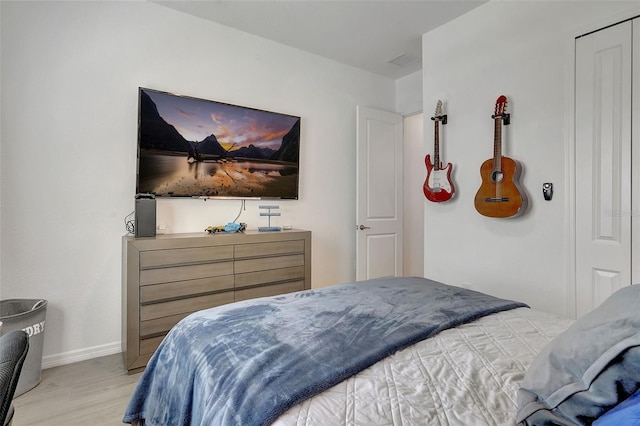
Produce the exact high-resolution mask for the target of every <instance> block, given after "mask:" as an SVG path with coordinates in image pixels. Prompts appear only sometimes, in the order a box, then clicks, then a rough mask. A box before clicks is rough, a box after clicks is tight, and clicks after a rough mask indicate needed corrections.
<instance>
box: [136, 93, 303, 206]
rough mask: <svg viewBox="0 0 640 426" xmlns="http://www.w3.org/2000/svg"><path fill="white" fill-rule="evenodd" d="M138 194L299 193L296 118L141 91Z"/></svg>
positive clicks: (275, 195) (246, 196)
mask: <svg viewBox="0 0 640 426" xmlns="http://www.w3.org/2000/svg"><path fill="white" fill-rule="evenodd" d="M138 111H139V112H138V170H137V175H136V178H137V179H136V193H138V194H140V193H148V194H154V195H155V196H156V197H209V198H242V199H250V198H275V199H297V198H298V182H299V178H298V177H299V166H300V161H299V153H300V117H296V116H293V115H287V114H280V113H276V112H270V111H263V110H258V109H253V108H247V107H242V106H236V105H230V104H226V103H221V102H216V101H210V100H205V99H198V98H193V97H188V96H180V95H175V94H172V93H167V92H161V91H157V90H152V89H145V88H142V87H141V88H140V89H139V109H138Z"/></svg>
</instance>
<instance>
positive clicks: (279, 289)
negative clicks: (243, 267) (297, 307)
mask: <svg viewBox="0 0 640 426" xmlns="http://www.w3.org/2000/svg"><path fill="white" fill-rule="evenodd" d="M300 290H304V281H295V282H290V283H283V284H274V285H266V286H262V287H253V288H246V289H243V290H236V291H235V294H236V297H235V301H236V302H238V301H240V300H247V299H255V298H256V297H268V296H277V295H279V294H284V293H291V292H294V291H300Z"/></svg>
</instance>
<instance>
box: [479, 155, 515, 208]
mask: <svg viewBox="0 0 640 426" xmlns="http://www.w3.org/2000/svg"><path fill="white" fill-rule="evenodd" d="M521 172H522V168H521V166H520V163H518V162H517V161H515V160H513V159H511V158H509V157H502V172H495V171H494V166H493V159H492V158H490V159H488V160H487V161H485V162H484V163H482V166H480V176H481V177H482V184H481V185H480V188H479V189H478V192H477V193H476V198H475V201H474V203H475V207H476V210H477V211H478V213H480V214H481V215H483V216H488V217H511V216H517V215H518V214H520V213H522V212H524V210H525V207H526V198H525V197H524V196H523V195H522V194H523V192H522V191H521V190H520V186H519V184H518V182H519V179H520V174H521Z"/></svg>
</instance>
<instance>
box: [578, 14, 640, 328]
mask: <svg viewBox="0 0 640 426" xmlns="http://www.w3.org/2000/svg"><path fill="white" fill-rule="evenodd" d="M631 26H632V23H631V21H627V22H624V23H621V24H618V25H615V26H613V27H610V28H607V29H604V30H601V31H598V32H595V33H593V34H589V35H586V36H583V37H581V38H578V39H577V40H576V91H575V94H576V96H575V123H576V128H575V144H576V145H575V173H576V175H575V179H576V221H575V227H576V228H575V239H576V246H575V247H576V252H575V253H576V314H577V316H578V317H581V316H582V315H584V314H585V313H587V312H589V311H591V310H592V309H593V308H595V307H596V306H598V305H599V304H600V303H601V302H602V301H603V300H604V299H606V298H607V297H608V296H609V295H610V294H611V293H613V292H614V291H615V290H617V289H619V288H620V287H622V286H627V285H630V284H631V283H632V277H631V248H632V247H631V244H632V240H631V235H632V234H631V232H632V227H631V226H632V223H631V222H632V214H631V213H632V209H631V179H632V170H631V87H632V86H631V78H632V76H631V60H632V51H631V48H632V45H631Z"/></svg>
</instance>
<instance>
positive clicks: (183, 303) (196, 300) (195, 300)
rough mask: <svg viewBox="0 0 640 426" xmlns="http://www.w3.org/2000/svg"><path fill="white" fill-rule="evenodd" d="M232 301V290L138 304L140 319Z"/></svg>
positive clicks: (196, 309) (165, 315)
mask: <svg viewBox="0 0 640 426" xmlns="http://www.w3.org/2000/svg"><path fill="white" fill-rule="evenodd" d="M231 302H233V292H232V291H227V292H225V293H214V294H207V295H204V296H196V297H190V298H188V299H180V300H172V301H171V302H160V303H153V304H150V305H141V306H140V321H147V320H151V319H156V318H161V317H167V316H171V315H176V314H184V313H187V312H195V311H199V310H200V309H206V308H212V307H214V306H220V305H224V304H226V303H231Z"/></svg>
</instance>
